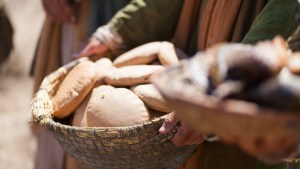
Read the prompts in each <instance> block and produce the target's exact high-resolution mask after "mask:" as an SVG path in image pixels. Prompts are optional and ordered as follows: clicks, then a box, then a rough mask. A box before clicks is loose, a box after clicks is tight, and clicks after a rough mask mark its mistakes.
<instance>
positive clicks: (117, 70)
mask: <svg viewBox="0 0 300 169" xmlns="http://www.w3.org/2000/svg"><path fill="white" fill-rule="evenodd" d="M179 55H180V56H181V57H182V55H183V53H182V52H181V51H180V50H178V49H177V48H175V47H174V45H173V44H172V43H169V42H151V43H147V44H144V45H141V46H139V47H136V48H134V49H132V50H130V51H128V52H126V53H124V54H122V55H120V56H119V57H117V59H115V60H114V61H113V62H112V61H111V60H110V59H108V58H102V59H99V60H97V61H96V62H92V61H83V62H80V63H79V64H78V65H76V66H75V67H74V68H73V69H72V70H71V71H70V72H69V73H68V74H67V76H66V77H65V78H64V80H63V81H62V82H61V85H60V86H59V88H58V90H57V92H56V94H55V95H54V96H53V97H52V99H51V100H52V105H53V116H54V117H56V118H60V119H62V118H65V117H70V115H72V116H73V118H72V119H73V120H72V124H71V125H73V126H80V127H123V126H130V125H136V124H141V123H144V122H147V121H149V120H152V119H153V118H156V117H160V116H163V115H165V114H166V113H170V112H172V109H171V108H170V107H169V106H168V105H167V103H166V102H165V100H164V99H163V97H162V96H161V95H160V93H159V92H158V91H157V90H156V88H155V87H154V86H153V85H152V84H151V83H150V77H151V75H152V74H154V73H156V72H158V71H161V70H164V69H165V67H168V66H170V65H173V64H176V63H178V62H179V58H180V57H179Z"/></svg>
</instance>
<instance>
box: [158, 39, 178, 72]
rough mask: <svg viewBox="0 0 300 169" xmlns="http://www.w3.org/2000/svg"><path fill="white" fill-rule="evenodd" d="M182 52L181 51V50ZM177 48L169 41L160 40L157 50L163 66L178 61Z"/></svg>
mask: <svg viewBox="0 0 300 169" xmlns="http://www.w3.org/2000/svg"><path fill="white" fill-rule="evenodd" d="M181 53H183V52H181ZM178 55H179V49H176V48H175V46H174V45H173V44H172V43H170V42H162V43H161V45H160V48H159V52H158V59H159V61H160V62H161V64H162V65H164V66H170V65H174V64H177V63H179V59H178V58H179V56H178Z"/></svg>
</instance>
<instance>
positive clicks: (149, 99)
mask: <svg viewBox="0 0 300 169" xmlns="http://www.w3.org/2000/svg"><path fill="white" fill-rule="evenodd" d="M131 90H132V91H133V92H134V93H135V94H136V95H137V96H138V97H139V98H140V99H141V100H143V101H144V103H145V104H146V105H147V106H148V107H150V108H152V109H155V110H159V111H162V112H167V113H170V112H171V111H172V109H171V108H170V106H168V104H167V103H166V101H165V100H164V98H163V97H162V95H161V94H160V93H159V91H158V90H157V89H156V88H155V86H154V85H153V84H144V85H138V86H133V87H131Z"/></svg>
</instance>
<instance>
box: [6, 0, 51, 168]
mask: <svg viewBox="0 0 300 169" xmlns="http://www.w3.org/2000/svg"><path fill="white" fill-rule="evenodd" d="M1 2H2V5H3V6H4V8H5V10H6V14H7V15H8V18H9V20H10V22H11V24H12V27H13V30H14V34H13V46H14V49H13V50H12V52H11V53H10V55H9V58H8V59H6V60H5V61H4V62H2V63H0V119H1V122H0V129H1V132H0V169H8V168H11V169H32V168H33V161H34V152H35V149H36V148H35V145H36V143H35V140H34V137H33V136H32V135H31V132H30V128H29V123H28V122H29V121H30V116H31V115H30V101H31V98H32V88H33V80H32V78H31V77H30V76H29V70H30V66H31V62H32V59H33V54H34V50H35V46H36V43H37V40H38V36H39V34H40V31H41V28H42V23H43V19H44V17H45V15H44V13H43V10H42V6H41V1H40V0H0V3H1ZM0 31H4V30H3V29H2V28H1V27H0Z"/></svg>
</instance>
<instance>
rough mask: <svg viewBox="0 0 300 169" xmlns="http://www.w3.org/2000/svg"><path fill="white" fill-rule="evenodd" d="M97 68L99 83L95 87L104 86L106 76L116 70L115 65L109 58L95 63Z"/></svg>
mask: <svg viewBox="0 0 300 169" xmlns="http://www.w3.org/2000/svg"><path fill="white" fill-rule="evenodd" d="M95 64H96V68H97V81H96V84H95V87H97V86H100V85H104V84H105V82H104V76H105V75H106V74H107V73H108V72H110V71H111V70H112V69H115V67H114V66H113V63H112V61H111V60H110V59H108V58H101V59H99V60H97V61H96V62H95Z"/></svg>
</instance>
